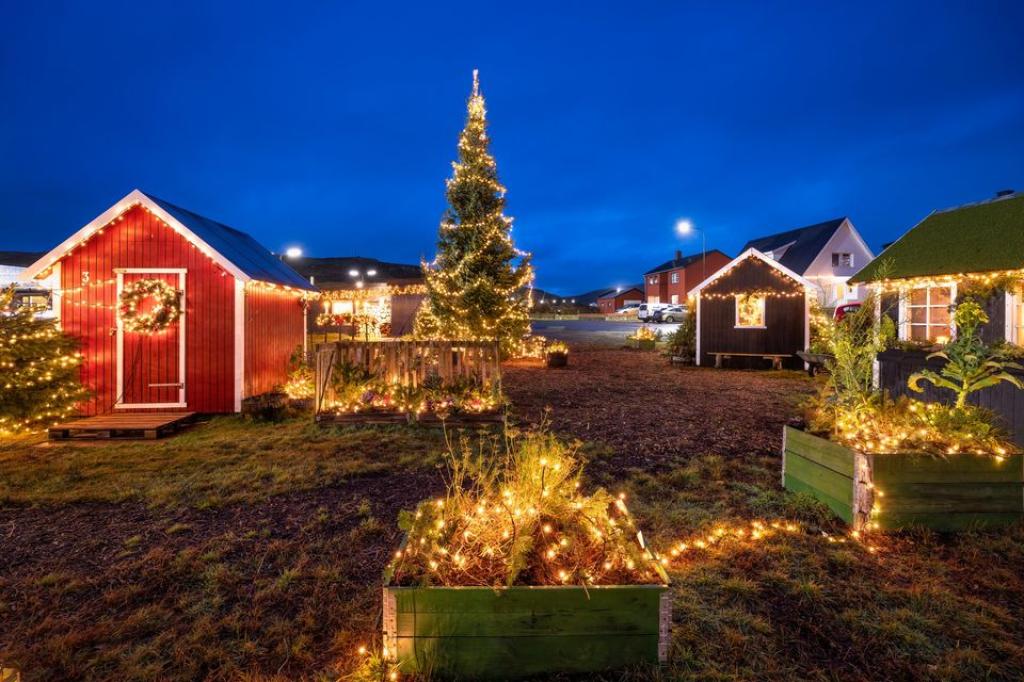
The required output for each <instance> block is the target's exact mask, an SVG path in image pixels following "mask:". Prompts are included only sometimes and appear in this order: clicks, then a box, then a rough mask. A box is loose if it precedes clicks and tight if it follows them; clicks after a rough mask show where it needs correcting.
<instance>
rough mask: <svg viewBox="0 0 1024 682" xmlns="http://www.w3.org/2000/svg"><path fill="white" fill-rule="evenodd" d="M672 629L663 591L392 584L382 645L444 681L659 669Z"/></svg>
mask: <svg viewBox="0 0 1024 682" xmlns="http://www.w3.org/2000/svg"><path fill="white" fill-rule="evenodd" d="M671 625H672V601H671V595H670V594H669V592H668V587H667V586H664V585H627V586H613V587H588V588H586V589H584V588H583V587H577V586H566V587H508V588H499V589H492V588H488V587H385V588H384V643H385V645H387V647H388V651H389V652H390V653H391V654H392V656H394V657H396V658H397V660H398V662H399V666H400V670H401V671H402V672H405V673H425V674H430V675H434V676H438V677H442V678H458V679H465V680H472V679H481V678H503V679H506V678H516V677H526V676H530V675H542V674H551V673H588V672H597V671H600V670H610V669H616V668H625V667H631V666H637V665H640V664H645V663H646V664H652V665H657V664H658V663H663V662H665V661H666V660H667V658H668V644H669V634H670V632H671Z"/></svg>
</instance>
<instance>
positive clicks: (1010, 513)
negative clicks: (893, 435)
mask: <svg viewBox="0 0 1024 682" xmlns="http://www.w3.org/2000/svg"><path fill="white" fill-rule="evenodd" d="M782 442H783V445H782V486H783V487H784V488H785V489H786V490H790V491H794V492H805V493H808V494H810V495H812V496H814V497H815V498H816V499H818V500H820V501H821V502H824V503H825V504H826V505H827V506H828V507H829V508H830V509H831V510H832V511H833V512H835V514H836V516H838V517H840V518H841V519H843V520H844V521H846V522H847V523H848V524H850V525H851V526H853V527H854V528H855V529H861V528H864V527H866V526H867V525H868V524H869V523H870V524H871V525H872V527H874V526H875V524H877V527H878V528H879V529H880V530H899V529H901V528H909V527H912V526H921V527H925V528H931V529H932V530H938V531H956V530H963V529H965V528H976V527H986V526H1004V525H1008V524H1012V523H1019V522H1021V521H1024V455H1008V456H1006V457H1002V458H1001V459H997V458H995V457H985V456H981V455H969V454H960V455H947V456H945V457H938V456H933V455H905V454H891V455H889V454H885V455H866V454H862V453H859V452H857V451H855V450H851V449H850V448H847V447H844V446H842V445H837V444H836V443H833V442H831V441H829V440H826V439H824V438H819V437H818V436H814V435H811V434H809V433H804V432H803V431H800V430H799V429H794V428H792V427H790V426H787V427H785V431H784V432H783V439H782Z"/></svg>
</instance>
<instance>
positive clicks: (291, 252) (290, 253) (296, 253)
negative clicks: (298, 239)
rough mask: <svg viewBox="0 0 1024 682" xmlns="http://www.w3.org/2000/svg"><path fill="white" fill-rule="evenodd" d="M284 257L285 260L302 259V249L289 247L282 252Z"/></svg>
mask: <svg viewBox="0 0 1024 682" xmlns="http://www.w3.org/2000/svg"><path fill="white" fill-rule="evenodd" d="M284 255H285V257H286V258H292V259H294V258H302V249H300V248H299V247H297V246H289V247H288V248H287V249H285V250H284Z"/></svg>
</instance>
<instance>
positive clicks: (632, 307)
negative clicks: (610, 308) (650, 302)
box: [615, 303, 640, 314]
mask: <svg viewBox="0 0 1024 682" xmlns="http://www.w3.org/2000/svg"><path fill="white" fill-rule="evenodd" d="M639 307H640V304H639V303H627V304H626V305H624V306H622V307H621V308H619V309H618V310H616V311H615V312H616V313H617V314H622V313H631V312H633V311H634V310H636V309H637V308H639Z"/></svg>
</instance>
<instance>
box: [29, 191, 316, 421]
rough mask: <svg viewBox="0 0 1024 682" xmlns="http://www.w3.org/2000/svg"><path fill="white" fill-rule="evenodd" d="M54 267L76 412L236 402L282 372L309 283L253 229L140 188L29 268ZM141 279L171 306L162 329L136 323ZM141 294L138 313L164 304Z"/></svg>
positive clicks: (46, 270) (300, 326)
mask: <svg viewBox="0 0 1024 682" xmlns="http://www.w3.org/2000/svg"><path fill="white" fill-rule="evenodd" d="M51 274H53V275H55V277H54V281H55V282H57V283H58V284H57V286H56V288H55V291H54V310H55V312H56V314H57V316H58V318H59V320H60V325H61V327H62V328H63V330H64V331H65V332H67V333H68V334H70V335H72V336H75V337H77V338H78V339H79V340H80V341H81V344H82V345H81V351H82V353H83V354H84V355H85V361H84V362H83V365H82V381H83V383H84V384H85V385H86V386H87V387H88V388H89V389H90V390H91V392H92V397H91V399H90V400H89V401H88V402H87V403H85V404H83V405H82V406H81V409H82V413H83V414H103V413H107V412H113V411H125V410H129V411H132V410H151V409H159V410H162V411H177V410H182V411H186V410H187V411H191V412H237V411H238V410H239V409H241V404H242V399H243V398H247V397H249V396H253V395H258V394H261V393H265V392H267V391H270V390H272V389H273V388H274V387H275V386H277V385H280V384H282V383H284V381H285V380H286V377H287V367H288V359H289V356H290V355H291V353H292V351H293V350H294V349H295V347H296V346H301V345H303V342H304V338H305V324H304V322H305V318H304V308H303V306H304V303H303V296H304V294H306V292H308V291H312V290H314V287H313V286H312V285H311V284H310V283H309V282H307V281H306V280H305V279H303V278H302V276H300V275H299V274H298V273H296V272H295V271H294V270H292V269H291V268H290V267H288V265H286V264H285V263H283V262H282V261H281V260H280V259H279V258H277V257H276V256H274V254H272V253H271V252H270V251H268V250H267V249H265V248H263V247H262V246H261V245H260V244H258V243H257V242H256V241H255V240H254V239H253V238H252V237H250V236H249V235H247V234H245V233H243V232H239V231H238V230H235V229H233V228H230V227H228V226H227V225H222V224H221V223H218V222H215V221H213V220H210V219H208V218H204V217H202V216H200V215H196V214H195V213H192V212H191V211H187V210H185V209H183V208H179V207H178V206H175V205H173V204H170V203H168V202H166V201H163V200H160V199H157V198H156V197H153V196H151V195H147V194H143V193H142V192H140V191H139V190H135V191H133V192H132V193H131V194H129V195H128V196H126V197H124V198H123V199H121V200H120V201H118V202H117V203H116V204H114V205H113V206H111V207H110V208H109V209H107V210H106V211H105V212H104V213H102V214H101V215H100V216H99V217H97V218H96V219H95V220H93V221H92V222H90V223H89V224H87V225H86V226H85V227H83V228H82V229H80V230H79V231H78V232H76V233H75V234H73V235H71V236H70V237H69V238H68V239H66V240H65V241H64V242H63V243H62V244H60V245H59V246H57V247H56V248H55V249H53V250H52V251H50V252H49V253H47V254H46V255H45V256H43V257H42V258H41V259H39V260H38V261H36V262H35V263H34V264H33V265H31V266H29V268H28V270H27V271H26V276H27V278H45V277H48V276H50V275H51ZM152 280H158V282H153V281H152ZM140 282H142V284H141V285H140V284H139V283H140ZM161 282H162V283H164V284H160V283H161ZM146 287H158V288H162V291H163V293H164V296H165V299H164V300H165V301H166V300H168V299H169V300H170V302H171V303H170V305H165V306H163V309H164V310H169V309H173V308H176V309H177V311H178V313H177V315H176V316H175V318H174V319H173V320H172V321H170V322H168V323H166V325H165V326H164V327H163V328H160V329H145V330H137V329H133V327H135V326H136V325H135V324H134V322H135V320H136V319H137V318H136V317H135V313H134V312H133V311H127V310H126V307H125V306H126V301H128V298H126V296H127V294H128V293H129V292H131V293H132V294H133V295H138V294H137V292H139V291H144V290H145V289H146ZM175 297H176V301H175ZM136 303H137V308H136V309H137V310H138V311H139V313H140V314H143V315H145V314H148V313H152V312H154V311H158V310H160V308H158V307H157V306H159V305H160V301H157V300H155V299H154V298H153V296H143V297H142V298H140V299H139V300H137V301H136ZM130 312H131V313H132V318H129V317H128V315H129V313H130ZM126 322H132V323H133V324H126ZM126 327H127V328H126Z"/></svg>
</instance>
